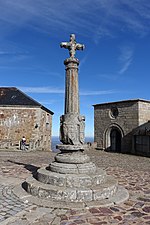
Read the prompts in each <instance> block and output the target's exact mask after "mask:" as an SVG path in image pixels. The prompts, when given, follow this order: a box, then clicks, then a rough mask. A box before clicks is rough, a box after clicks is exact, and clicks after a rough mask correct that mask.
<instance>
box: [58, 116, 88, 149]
mask: <svg viewBox="0 0 150 225" xmlns="http://www.w3.org/2000/svg"><path fill="white" fill-rule="evenodd" d="M84 121H85V117H84V116H81V115H71V114H66V115H63V116H61V117H60V141H61V142H62V143H63V144H71V145H76V144H84V129H85V122H84Z"/></svg>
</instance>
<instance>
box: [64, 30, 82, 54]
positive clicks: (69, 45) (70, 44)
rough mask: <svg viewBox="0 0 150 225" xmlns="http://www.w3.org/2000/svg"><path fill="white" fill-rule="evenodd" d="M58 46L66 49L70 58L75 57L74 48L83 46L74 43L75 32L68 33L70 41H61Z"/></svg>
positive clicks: (78, 48) (80, 48) (77, 48)
mask: <svg viewBox="0 0 150 225" xmlns="http://www.w3.org/2000/svg"><path fill="white" fill-rule="evenodd" d="M60 47H61V48H66V49H68V50H69V54H70V57H71V58H74V57H75V53H76V50H83V49H84V48H85V46H84V45H83V44H79V43H76V40H75V34H71V35H70V42H61V44H60Z"/></svg>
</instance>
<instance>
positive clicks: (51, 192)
mask: <svg viewBox="0 0 150 225" xmlns="http://www.w3.org/2000/svg"><path fill="white" fill-rule="evenodd" d="M60 46H61V47H63V48H66V49H68V50H69V54H70V57H69V58H67V59H66V60H65V61H64V64H65V67H66V85H65V86H66V87H65V110H64V115H62V116H61V118H60V141H61V142H62V144H60V145H57V148H58V149H59V150H60V152H59V153H58V154H57V155H56V156H55V161H54V162H52V163H51V164H50V165H49V166H48V167H47V168H40V169H39V170H38V171H37V175H36V176H35V177H30V178H28V179H27V180H26V191H27V192H28V193H30V194H32V195H33V196H38V197H39V198H41V199H44V200H48V201H50V202H54V205H55V206H58V207H63V206H64V207H66V208H67V207H68V208H69V207H73V208H74V207H78V208H79V207H85V206H89V207H90V206H93V205H97V206H101V205H112V204H116V203H120V202H122V201H125V200H126V199H128V192H127V190H126V189H124V188H123V187H122V186H119V185H118V182H117V180H116V179H114V178H113V177H111V176H108V175H107V174H106V172H105V171H104V170H103V169H101V168H97V167H96V165H95V164H94V163H93V162H91V160H90V157H89V156H88V155H87V154H85V153H84V127H85V117H84V116H82V115H80V105H79V88H78V65H79V60H78V59H77V58H75V53H76V50H83V49H84V45H82V44H78V43H76V40H75V35H74V34H71V35H70V41H69V42H62V43H61V44H60ZM99 160H100V159H99Z"/></svg>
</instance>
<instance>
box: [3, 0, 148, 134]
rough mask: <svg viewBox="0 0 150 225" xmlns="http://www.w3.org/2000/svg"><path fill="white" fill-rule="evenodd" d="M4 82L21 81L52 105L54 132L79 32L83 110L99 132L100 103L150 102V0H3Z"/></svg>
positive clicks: (88, 123) (88, 131)
mask: <svg viewBox="0 0 150 225" xmlns="http://www.w3.org/2000/svg"><path fill="white" fill-rule="evenodd" d="M0 9H1V13H0V86H5V87H9V86H12V87H17V88H19V89H21V90H22V91H24V92H25V93H26V94H27V95H29V96H31V97H32V98H34V99H35V100H37V101H38V102H40V103H41V104H43V105H44V106H45V107H47V108H49V109H50V110H52V111H53V112H54V113H55V114H54V116H53V135H54V136H57V135H58V134H59V117H60V116H61V115H62V114H63V113H64V85H65V68H64V65H63V61H64V60H65V59H66V58H67V57H69V54H68V50H66V49H61V48H60V46H59V44H60V42H62V41H69V36H70V34H71V33H75V35H76V41H77V42H79V43H82V44H85V46H86V48H85V50H84V51H78V52H77V54H76V57H77V58H78V59H79V60H80V67H79V87H80V111H81V114H82V115H85V117H86V136H93V130H94V128H93V126H94V125H93V124H94V122H93V120H94V110H93V107H92V105H93V104H97V103H103V102H111V101H118V100H125V99H135V98H142V99H147V100H150V94H149V89H150V88H149V85H150V77H149V75H150V1H149V0H132V1H131V0H86V1H85V0H84V1H83V0H74V1H70V0H63V1H62V0H55V1H54V0H26V1H24V0H13V1H12V0H0Z"/></svg>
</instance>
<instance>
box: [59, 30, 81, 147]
mask: <svg viewBox="0 0 150 225" xmlns="http://www.w3.org/2000/svg"><path fill="white" fill-rule="evenodd" d="M60 47H63V48H66V49H68V50H69V54H70V57H69V58H67V59H66V60H65V61H64V64H65V69H66V81H65V110H64V115H62V116H61V118H60V141H61V142H62V143H63V144H64V145H65V146H64V145H60V146H59V149H60V150H62V149H63V148H65V150H66V149H68V148H69V151H70V150H72V149H73V150H74V149H75V148H76V150H80V149H81V145H83V144H84V127H85V122H84V121H85V117H84V116H82V115H80V104H79V87H78V86H79V85H78V65H79V60H78V59H77V58H75V53H76V50H83V49H84V45H82V44H79V43H76V41H75V35H74V34H71V35H70V42H62V43H61V44H60ZM66 145H67V146H66ZM73 145H76V147H75V146H73ZM79 145H80V146H79Z"/></svg>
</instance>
